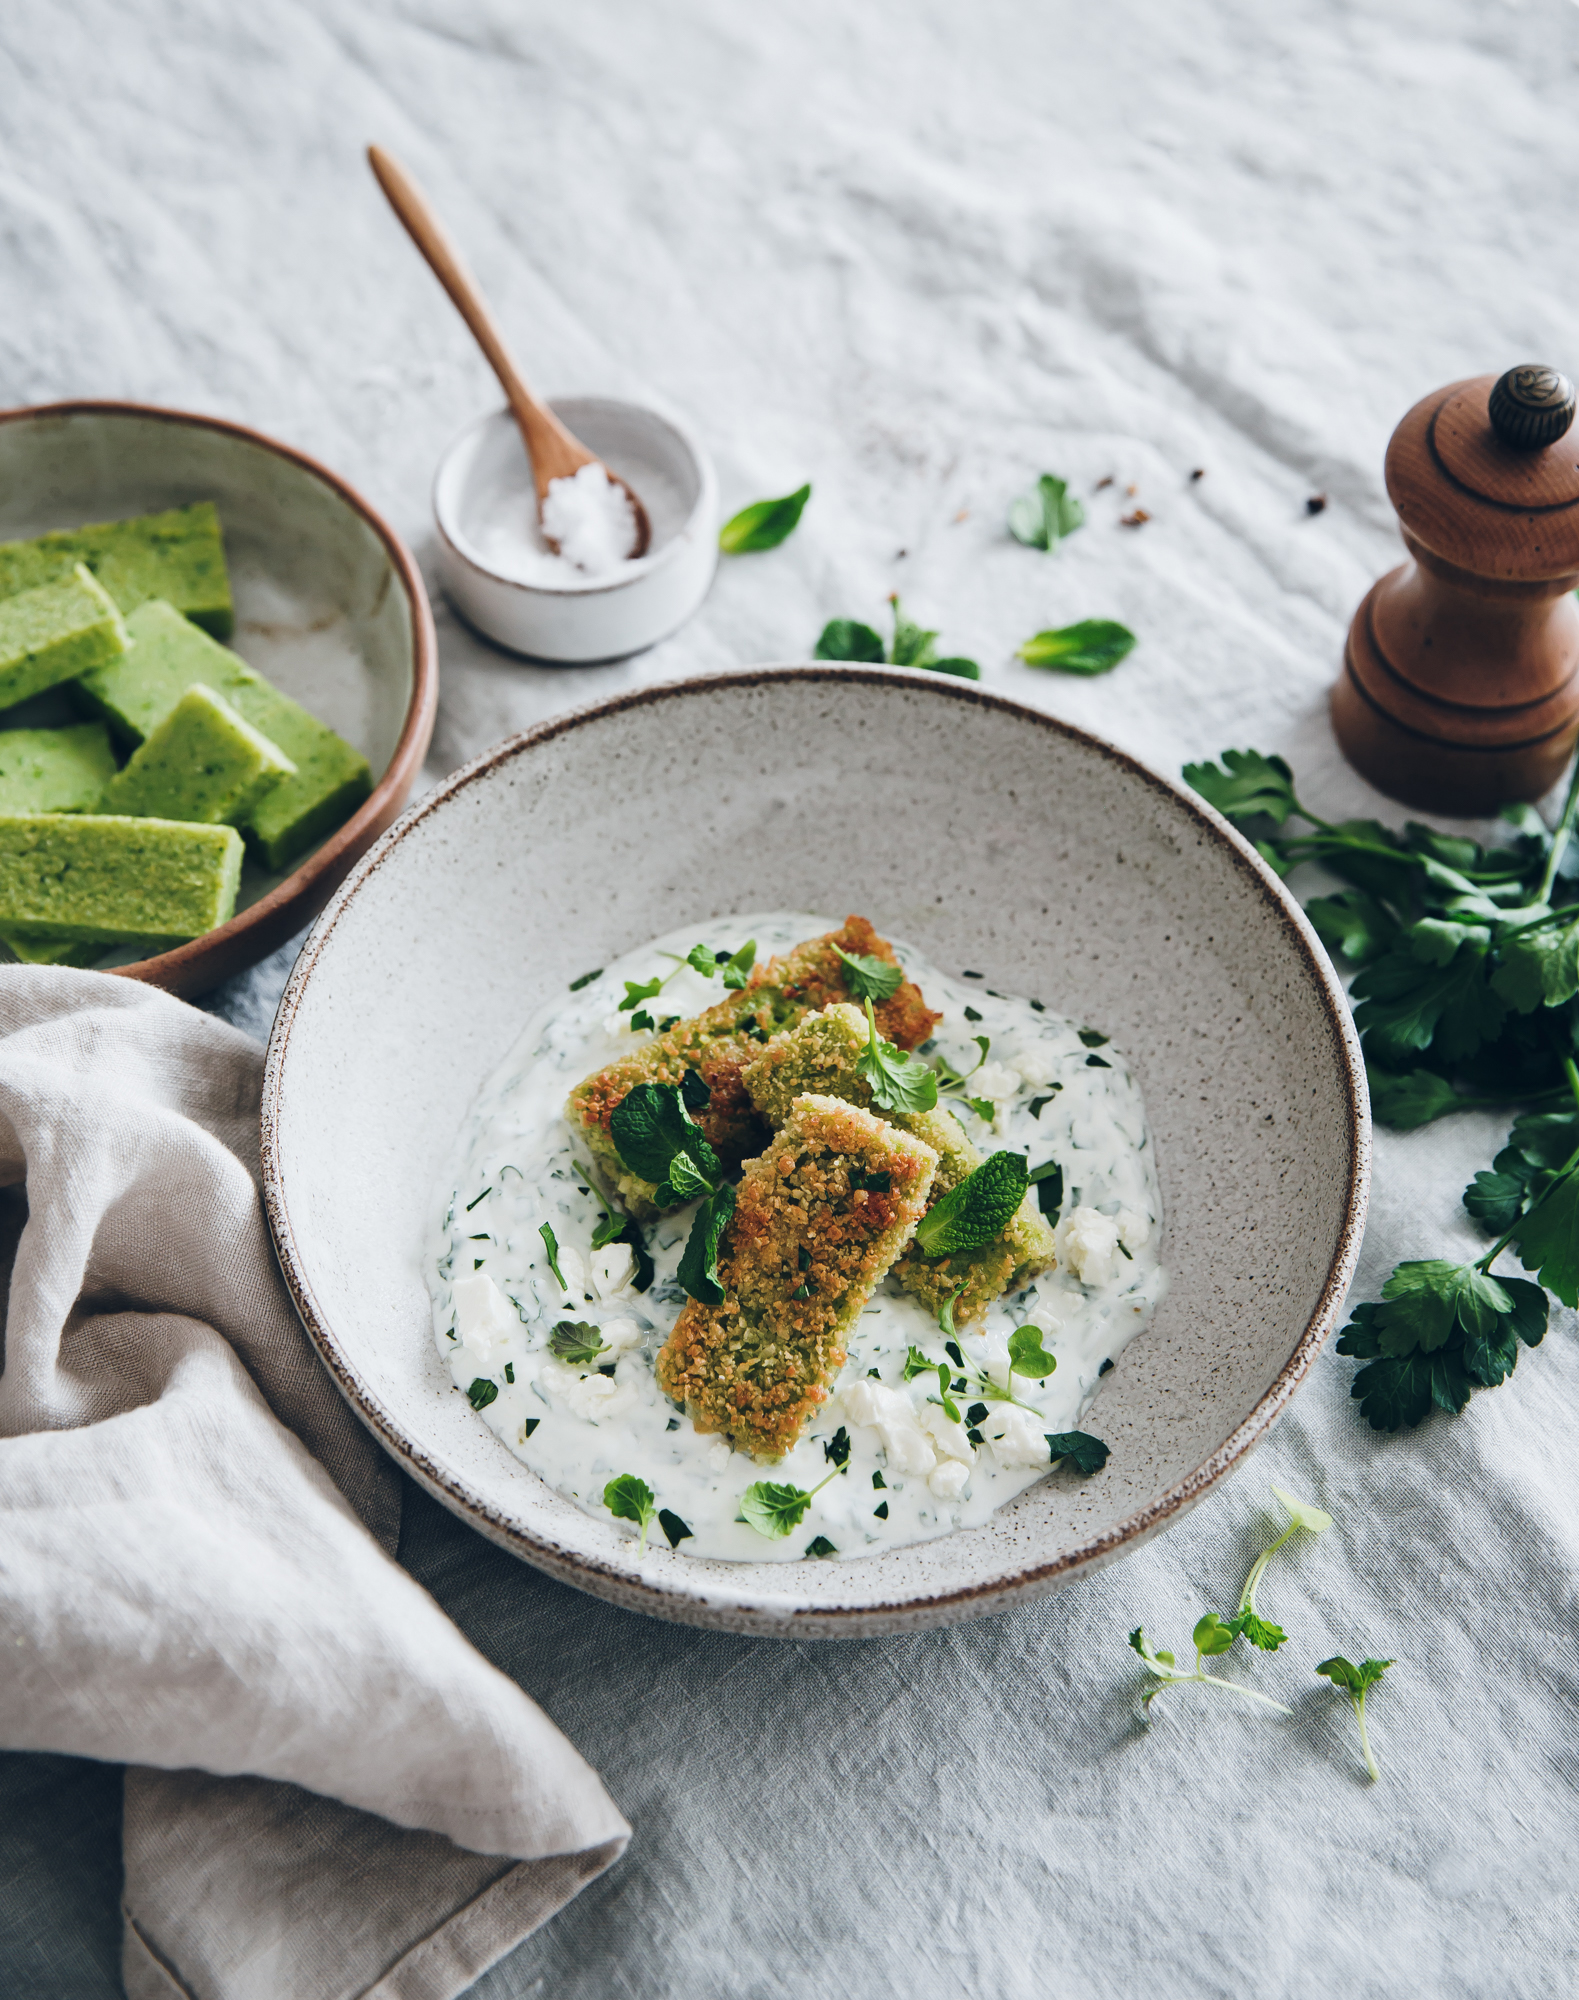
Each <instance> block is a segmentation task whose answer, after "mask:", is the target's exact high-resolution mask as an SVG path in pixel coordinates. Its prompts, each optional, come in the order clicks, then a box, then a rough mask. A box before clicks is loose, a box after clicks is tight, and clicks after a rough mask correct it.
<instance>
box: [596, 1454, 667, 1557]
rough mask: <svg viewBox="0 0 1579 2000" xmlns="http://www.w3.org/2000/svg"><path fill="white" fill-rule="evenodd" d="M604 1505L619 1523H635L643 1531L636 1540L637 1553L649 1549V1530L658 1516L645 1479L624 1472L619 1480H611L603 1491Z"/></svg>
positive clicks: (650, 1490) (632, 1473) (650, 1489)
mask: <svg viewBox="0 0 1579 2000" xmlns="http://www.w3.org/2000/svg"><path fill="white" fill-rule="evenodd" d="M603 1504H604V1506H605V1507H607V1508H608V1510H609V1512H610V1513H611V1514H612V1515H613V1516H614V1517H615V1519H616V1520H619V1521H634V1522H635V1523H636V1525H637V1526H638V1528H639V1529H640V1530H641V1532H640V1534H639V1535H638V1536H637V1538H636V1549H637V1553H638V1554H640V1553H641V1552H642V1551H644V1550H645V1549H646V1547H647V1530H648V1529H649V1528H650V1527H651V1526H652V1524H653V1520H654V1518H655V1515H656V1509H655V1508H654V1506H653V1497H652V1488H651V1487H650V1486H649V1485H648V1484H647V1482H646V1480H645V1479H638V1478H637V1477H636V1475H635V1473H634V1472H622V1473H621V1474H620V1476H619V1477H618V1478H617V1479H611V1480H610V1481H609V1483H608V1485H607V1486H605V1487H604V1489H603Z"/></svg>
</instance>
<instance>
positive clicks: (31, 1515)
mask: <svg viewBox="0 0 1579 2000" xmlns="http://www.w3.org/2000/svg"><path fill="white" fill-rule="evenodd" d="M261 1069H262V1051H261V1049H259V1048H258V1047H257V1045H256V1044H255V1043H253V1042H251V1041H250V1040H248V1039H247V1037H245V1036H244V1035H241V1034H239V1033H238V1032H236V1030H234V1029H233V1028H230V1027H228V1026H226V1025H225V1024H224V1023H222V1022H219V1021H215V1020H212V1019H210V1018H209V1017H208V1016H206V1015H203V1014H200V1013H198V1012H196V1011H195V1010H194V1009H192V1008H189V1007H187V1006H184V1005H183V1004H182V1003H181V1002H179V1001H177V1000H172V999H170V998H169V997H168V996H167V995H165V994H162V993H158V992H155V991H152V990H151V989H149V988H147V987H143V986H139V985H135V984H133V983H132V982H131V981H128V980H121V979H114V978H110V977H108V976H106V975H103V974H99V973H91V972H72V971H63V970H58V969H55V968H50V967H32V966H16V967H8V968H5V969H4V970H3V971H0V1186H3V1187H4V1188H5V1190H6V1192H5V1195H4V1197H3V1200H4V1205H5V1220H6V1222H7V1224H8V1228H7V1230H6V1232H5V1236H4V1239H3V1241H4V1246H5V1248H6V1249H7V1250H9V1251H10V1252H11V1257H12V1269H11V1280H10V1292H9V1299H8V1302H7V1311H6V1320H5V1341H4V1372H3V1374H0V1650H3V1663H0V1746H4V1747H5V1748H8V1749H26V1750H49V1751H64V1752H70V1753H73V1754H75V1755H77V1756H83V1757H92V1758H101V1759H107V1760H113V1761H115V1762H124V1763H125V1764H126V1765H128V1767H129V1768H128V1770H127V1772H126V1779H125V1807H124V1812H125V1817H124V1858H125V1895H124V1904H123V1912H124V1919H125V1931H124V1956H123V1968H122V1969H123V1977H124V1979H125V1982H126V1989H127V1992H128V1994H129V1995H130V1996H131V2000H178V1996H192V2000H199V1996H200V2000H298V1996H299V2000H324V1996H330V1995H332V1996H335V2000H351V1996H359V1995H366V1996H374V1995H376V1996H378V2000H448V1996H450V1995H453V1994H455V1993H458V1992H460V1991H462V1990H463V1989H464V1988H465V1987H466V1986H467V1985H469V1984H470V1983H472V1982H473V1981H474V1980H475V1979H476V1978H477V1977H478V1975H479V1974H481V1973H482V1972H483V1971H485V1970H486V1968H487V1967H488V1966H489V1965H490V1964H492V1963H493V1962H494V1961H495V1960H496V1959H498V1958H499V1957H501V1956H502V1955H503V1954H504V1953H505V1952H507V1951H508V1950H510V1949H511V1948H512V1947H513V1946H514V1945H516V1944H517V1943H519V1941H520V1940H521V1939H522V1938H523V1937H525V1936H526V1935H527V1934H528V1933H529V1932H530V1931H532V1930H533V1929H534V1928H536V1926H537V1925H538V1924H540V1923H541V1922H542V1921H543V1920H544V1919H545V1918H546V1917H548V1916H549V1915H551V1914H552V1913H553V1911H555V1910H556V1909H558V1908H559V1907H560V1905H561V1904H563V1903H564V1902H565V1901H566V1900H567V1899H568V1898H569V1897H571V1896H573V1895H574V1894H575V1893H576V1891H577V1890H578V1889H579V1888H580V1887H581V1886H582V1885H583V1884H584V1883H586V1882H588V1881H590V1880H591V1879H592V1878H593V1877H594V1876H596V1875H598V1874H600V1873H601V1872H602V1870H603V1869H604V1868H606V1867H607V1866H608V1864H609V1863H610V1862H611V1861H612V1860H613V1859H614V1858H615V1857H616V1856H617V1855H618V1854H619V1853H620V1851H621V1849H622V1848H623V1847H624V1845H625V1841H626V1839H627V1837H628V1834H629V1828H628V1827H627V1825H626V1823H625V1821H624V1819H623V1818H622V1817H621V1815H620V1813H619V1812H618V1810H617V1809H616V1807H615V1806H614V1804H613V1802H612V1801H611V1799H610V1798H609V1796H608V1794H607V1793H606V1791H605V1790H604V1788H603V1786H602V1784H601V1783H600V1781H599V1779H598V1777H597V1775H596V1773H595V1772H593V1771H592V1770H591V1769H590V1767H589V1766H588V1765H587V1764H585V1763H584V1762H583V1761H582V1759H581V1758H580V1757H579V1756H578V1755H577V1753H576V1752H575V1750H574V1749H572V1747H571V1746H570V1744H569V1743H568V1742H567V1741H566V1740H565V1738H564V1737H563V1736H562V1735H561V1734H560V1733H559V1731H558V1730H557V1729H555V1728H554V1726H553V1724H552V1723H551V1722H549V1720H548V1719H547V1717H546V1716H545V1715H544V1714H543V1713H542V1711H541V1710H540V1709H539V1708H537V1707H536V1705H535V1704H534V1703H533V1702H532V1701H530V1700H529V1699H528V1698H527V1696H526V1695H525V1694H523V1693H522V1691H521V1690H520V1688H519V1687H517V1686H516V1685H515V1683H514V1682H513V1681H511V1680H509V1679H508V1678H507V1677H506V1676H505V1675H504V1674H502V1673H500V1672H499V1671H498V1670H497V1669H496V1668H495V1667H493V1666H491V1665H489V1663H488V1662H487V1661H486V1660H484V1658H483V1657H482V1655H481V1654H480V1653H478V1652H476V1651H475V1650H474V1649H473V1647H472V1646H471V1645H470V1643H469V1642H468V1641H467V1640H466V1639H465V1638H463V1636H462V1635H461V1633H460V1632H459V1631H458V1630H457V1628H456V1627H455V1626H454V1625H453V1624H452V1623H451V1622H450V1620H449V1619H448V1618H447V1617H446V1615H445V1614H444V1612H443V1611H441V1610H440V1608H439V1606H438V1605H437V1604H436V1603H435V1602H434V1600H433V1599H432V1598H431V1597H429V1596H428V1595H427V1593H426V1592H425V1591H424V1590H422V1588H421V1587H420V1586H419V1585H418V1584H417V1583H415V1582H414V1581H413V1580H412V1578H411V1577H410V1576H409V1575H408V1574H407V1573H406V1572H405V1571H404V1570H403V1569H401V1568H400V1567H399V1565H398V1564H397V1563H396V1562H395V1561H394V1559H393V1557H394V1551H395V1546H396V1541H397V1538H398V1534H399V1526H400V1491H401V1488H400V1482H399V1479H398V1477H397V1475H396V1473H395V1471H394V1468H393V1466H392V1465H391V1464H390V1462H389V1461H388V1460H387V1459H386V1458H385V1457H384V1455H383V1454H382V1453H381V1452H380V1450H379V1449H378V1447H377V1446H376V1445H375V1444H374V1442H373V1440H372V1439H371V1438H370V1437H369V1436H368V1434H367V1433H366V1432H365V1431H364V1430H363V1429H362V1427H361V1425H360V1424H359V1423H358V1421H357V1420H356V1419H355V1417H354V1416H353V1415H352V1414H351V1411H350V1409H349V1408H348V1407H347V1405H346V1404H345V1403H343V1402H342V1401H341V1399H340V1397H339V1395H338V1394H337V1392H336V1390H335V1389H334V1387H333V1385H332V1383H331V1381H330V1379H329V1376H328V1375H327V1374H326V1373H325V1371H324V1370H323V1368H322V1367H321V1366H320V1364H319V1362H318V1361H317V1358H316V1357H315V1356H314V1354H313V1353H312V1351H311V1349H310V1347H309V1345H308V1343H307V1339H306V1336H305V1335H304V1334H303V1332H302V1329H301V1326H300V1324H299V1322H298V1321H297V1318H296V1315H295V1312H294V1311H293V1309H292V1307H291V1304H290V1300H289V1298H288V1297H287V1295H286V1292H285V1288H284V1286H283V1284H282V1282H281V1280H280V1277H279V1274H278V1271H277V1269H276V1267H275V1263H274V1258H273V1252H272V1249H271V1246H270V1243H269V1237H268V1231H267V1228H266V1225H265V1222H264V1217H263V1212H262V1203H261V1198H260V1194H259V1190H258V1183H257V1136H256V1134H257V1106H258V1092H259V1084H260V1078H261Z"/></svg>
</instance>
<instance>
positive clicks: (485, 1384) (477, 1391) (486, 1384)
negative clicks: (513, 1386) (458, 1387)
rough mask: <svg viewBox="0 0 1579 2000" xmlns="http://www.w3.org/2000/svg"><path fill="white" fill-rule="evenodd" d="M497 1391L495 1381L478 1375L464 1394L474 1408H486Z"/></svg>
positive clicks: (497, 1387) (497, 1385)
mask: <svg viewBox="0 0 1579 2000" xmlns="http://www.w3.org/2000/svg"><path fill="white" fill-rule="evenodd" d="M498 1393H499V1384H498V1383H497V1382H491V1381H490V1380H489V1379H488V1377H487V1376H486V1375H479V1376H478V1377H477V1378H476V1379H475V1381H474V1382H473V1383H472V1385H471V1387H470V1388H469V1389H468V1390H467V1391H466V1396H467V1400H468V1401H469V1402H470V1404H471V1406H472V1408H473V1409H474V1410H486V1409H487V1407H488V1405H489V1404H490V1403H491V1402H492V1401H493V1400H494V1398H495V1397H496V1396H497V1395H498Z"/></svg>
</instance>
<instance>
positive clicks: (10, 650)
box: [0, 563, 126, 708]
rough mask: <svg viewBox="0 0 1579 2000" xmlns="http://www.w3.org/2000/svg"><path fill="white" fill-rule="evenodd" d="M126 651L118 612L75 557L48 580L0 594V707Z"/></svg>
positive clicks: (14, 704)
mask: <svg viewBox="0 0 1579 2000" xmlns="http://www.w3.org/2000/svg"><path fill="white" fill-rule="evenodd" d="M125 651H126V627H125V626H124V625H123V624H122V623H121V614H120V613H119V612H118V611H117V610H116V608H115V606H114V603H113V602H112V601H111V599H110V598H109V597H108V596H107V595H106V594H105V592H104V591H103V589H101V587H100V586H99V585H98V584H97V583H95V582H94V580H93V578H92V577H91V576H89V574H88V572H87V571H86V570H85V569H84V568H83V567H82V565H81V563H78V564H77V566H76V567H75V569H72V570H69V571H68V572H67V573H66V575H65V576H62V577H58V578H57V579H56V580H55V582H53V583H45V584H41V585H40V586H39V588H38V589H37V590H24V591H23V592H21V594H20V595H19V596H16V597H7V598H5V599H3V600H0V708H14V707H15V706H16V704H17V703H18V702H19V701H26V700H27V698H28V696H29V695H34V694H42V693H43V691H44V689H45V688H49V687H54V686H56V685H57V683H58V682H60V681H70V680H75V679H76V678H77V676H78V675H79V674H81V673H85V672H87V671H88V669H89V668H91V667H98V666H102V665H103V664H104V663H105V662H106V661H108V660H113V659H116V658H118V657H119V656H120V655H121V654H122V653H124V652H125Z"/></svg>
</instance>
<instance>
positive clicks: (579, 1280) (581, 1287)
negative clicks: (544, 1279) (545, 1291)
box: [548, 1243, 587, 1299]
mask: <svg viewBox="0 0 1579 2000" xmlns="http://www.w3.org/2000/svg"><path fill="white" fill-rule="evenodd" d="M559 1270H560V1275H561V1276H562V1277H563V1278H564V1281H565V1291H566V1293H567V1295H568V1296H569V1297H570V1298H572V1299H584V1298H585V1297H586V1296H587V1267H586V1265H585V1264H584V1263H583V1261H582V1257H581V1252H580V1251H579V1250H573V1249H572V1248H571V1247H570V1245H569V1244H568V1243H562V1244H561V1245H560V1246H559ZM548 1275H549V1278H550V1279H552V1278H553V1275H554V1274H553V1272H552V1271H550V1272H549V1274H548Z"/></svg>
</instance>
